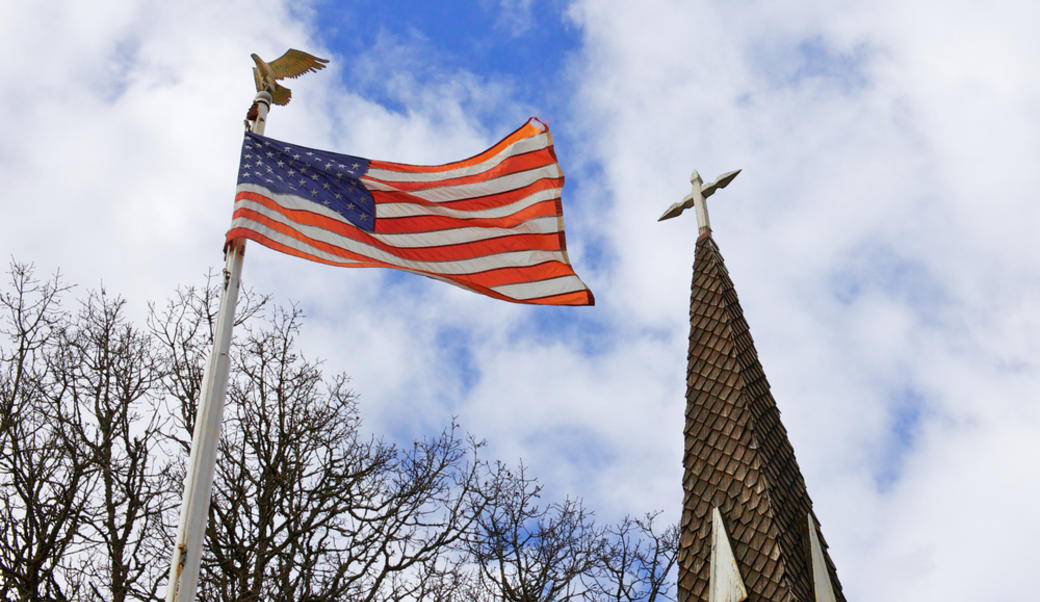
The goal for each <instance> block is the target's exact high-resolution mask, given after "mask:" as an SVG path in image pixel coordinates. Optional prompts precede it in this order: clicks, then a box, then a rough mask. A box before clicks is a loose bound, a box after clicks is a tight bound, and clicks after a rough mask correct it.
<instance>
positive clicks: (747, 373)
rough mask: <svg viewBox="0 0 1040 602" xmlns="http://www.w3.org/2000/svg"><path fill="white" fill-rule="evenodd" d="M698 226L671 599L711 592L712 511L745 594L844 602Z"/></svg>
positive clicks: (707, 232)
mask: <svg viewBox="0 0 1040 602" xmlns="http://www.w3.org/2000/svg"><path fill="white" fill-rule="evenodd" d="M698 179H699V178H698ZM730 179H732V178H730ZM727 183H728V182H727ZM694 186H695V192H696V188H697V182H695V183H694ZM700 201H701V204H703V198H702V199H700ZM680 212H681V210H680ZM665 215H666V216H668V217H674V216H669V215H668V214H667V213H666V214H665ZM675 215H678V213H676V214H675ZM698 217H700V212H698ZM705 218H706V209H705ZM701 226H702V228H701V230H702V231H701V234H700V236H699V237H698V239H697V248H696V256H695V260H694V266H693V272H694V273H693V285H692V293H691V299H690V346H689V354H688V361H689V364H688V369H687V392H686V424H685V430H684V435H685V453H684V458H683V467H684V474H683V497H684V499H683V513H682V519H681V531H682V537H681V539H680V542H679V584H678V585H679V588H678V589H679V591H678V593H679V601H680V602H687V601H694V600H697V601H707V602H715V599H716V598H717V597H718V596H719V595H720V594H717V593H712V592H710V589H711V575H712V573H713V572H715V571H716V568H717V567H712V566H711V564H712V558H713V555H712V547H713V545H712V543H713V514H717V517H715V520H716V521H718V520H721V522H722V523H723V524H724V525H725V529H724V532H723V535H725V534H726V533H728V535H729V538H728V542H729V543H730V544H731V548H732V558H733V559H735V561H736V565H737V569H738V572H739V578H740V579H741V581H742V583H743V586H744V587H745V588H746V596H747V597H746V599H747V600H750V601H767V600H768V601H770V602H812V601H816V602H825V601H826V602H831V601H833V602H844V601H845V597H844V595H843V594H842V591H841V584H840V582H839V581H838V577H837V573H836V572H835V569H834V564H833V563H832V562H831V560H830V557H829V556H828V554H827V551H826V543H824V540H823V537H822V533H821V532H820V529H819V527H818V525H817V521H816V517H815V515H814V514H813V511H812V502H811V500H810V499H809V495H808V492H807V491H806V488H805V481H804V479H803V477H802V474H801V471H800V470H799V468H798V464H797V462H796V461H795V457H794V449H793V448H792V447H791V442H790V441H789V440H788V437H787V431H786V429H785V428H784V426H783V424H782V423H781V422H780V412H779V410H778V409H777V406H776V401H775V400H774V399H773V396H772V395H771V394H770V392H769V383H768V382H767V381H766V376H765V373H764V372H763V370H762V366H761V364H760V363H759V360H758V354H757V352H756V351H755V345H754V341H753V340H752V339H751V333H750V331H749V329H748V324H747V322H746V321H745V320H744V313H743V310H742V309H741V307H740V302H739V301H738V299H737V293H736V290H735V289H734V287H733V282H732V281H731V280H730V277H729V273H728V272H727V270H726V266H725V265H724V263H723V260H722V255H721V253H720V252H719V248H718V246H717V245H716V244H715V241H714V240H713V239H712V237H711V229H710V227H704V226H706V223H702V224H701ZM716 509H717V510H716ZM718 531H719V529H718V528H715V529H714V532H718ZM814 569H815V574H814ZM740 595H741V594H727V596H729V597H726V598H723V599H725V600H727V602H737V601H739V600H741V599H743V598H740Z"/></svg>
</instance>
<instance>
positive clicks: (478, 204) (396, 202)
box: [372, 178, 563, 219]
mask: <svg viewBox="0 0 1040 602" xmlns="http://www.w3.org/2000/svg"><path fill="white" fill-rule="evenodd" d="M562 189H563V179H562V178H553V179H548V178H547V179H542V180H538V181H536V182H532V183H530V184H528V185H527V186H524V187H523V188H517V189H516V190H509V191H506V192H502V193H499V194H492V195H488V196H478V197H473V198H468V199H459V200H458V201H452V202H446V203H434V202H431V201H427V200H425V199H420V198H418V197H416V196H414V195H411V194H408V193H406V192H381V191H374V192H372V197H373V198H374V199H376V200H377V205H376V217H404V216H406V215H451V216H456V217H458V218H460V219H465V218H467V217H500V216H503V215H509V214H510V213H513V212H515V211H518V210H520V209H522V208H524V207H527V206H528V205H531V204H533V203H537V202H538V201H544V200H547V199H556V198H560V192H561V190H562Z"/></svg>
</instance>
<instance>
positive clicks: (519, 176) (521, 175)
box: [361, 164, 563, 203]
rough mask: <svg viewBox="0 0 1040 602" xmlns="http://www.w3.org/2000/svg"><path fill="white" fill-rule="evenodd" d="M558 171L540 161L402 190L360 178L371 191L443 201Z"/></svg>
mask: <svg viewBox="0 0 1040 602" xmlns="http://www.w3.org/2000/svg"><path fill="white" fill-rule="evenodd" d="M562 175H563V174H562V173H561V172H560V168H559V166H557V165H555V164H552V165H543V166H541V167H537V168H535V169H528V170H524V171H518V172H514V173H507V174H503V175H500V176H497V177H495V178H493V179H491V180H486V181H479V182H467V183H464V184H448V185H445V186H439V185H434V184H439V182H438V183H432V182H424V183H423V184H425V185H427V187H426V188H416V187H409V190H402V189H401V188H399V187H398V183H395V184H393V185H390V184H387V183H385V182H379V181H377V180H373V179H371V178H368V177H365V176H362V178H361V182H362V183H363V184H364V185H365V187H366V188H368V189H369V190H371V191H372V192H376V191H382V192H408V193H410V194H411V195H413V196H416V197H418V198H420V199H425V200H427V201H433V202H435V203H444V202H449V201H458V200H462V199H471V198H473V197H479V196H489V195H493V194H499V193H502V192H509V191H511V190H516V189H518V188H523V187H525V186H528V185H530V184H533V183H534V182H537V181H538V180H541V179H543V178H548V179H557V178H560V177H561V176H562Z"/></svg>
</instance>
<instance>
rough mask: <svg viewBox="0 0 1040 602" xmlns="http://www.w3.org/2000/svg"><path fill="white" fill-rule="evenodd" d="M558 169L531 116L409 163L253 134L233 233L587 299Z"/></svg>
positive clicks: (510, 296) (546, 296) (529, 295)
mask: <svg viewBox="0 0 1040 602" xmlns="http://www.w3.org/2000/svg"><path fill="white" fill-rule="evenodd" d="M562 189H563V172H561V171H560V166H559V165H558V164H557V162H556V154H555V153H554V152H553V146H552V137H551V136H550V135H549V130H548V128H547V127H546V126H545V125H544V124H542V123H541V122H540V121H538V120H536V119H532V120H530V121H528V122H527V123H526V124H524V125H523V127H521V128H520V129H518V130H516V131H515V132H513V133H512V134H510V135H509V136H507V137H506V138H504V139H503V140H502V141H501V142H499V143H498V144H495V145H494V146H492V147H491V148H489V149H488V150H486V151H484V152H482V153H480V154H478V155H475V156H473V157H470V158H469V159H465V160H462V161H457V162H455V163H448V164H445V165H434V166H425V165H404V164H401V163H389V162H386V161H370V160H368V159H362V158H360V157H352V156H349V155H341V154H338V153H331V152H328V151H319V150H316V149H311V148H305V147H302V146H298V145H295V144H289V143H287V142H280V141H278V140H274V139H271V138H266V137H264V136H259V135H257V134H253V133H248V132H247V133H246V137H245V141H244V142H243V144H242V159H241V164H240V168H239V175H238V193H237V194H236V196H235V213H234V219H233V221H232V222H231V229H230V230H229V231H228V234H227V240H228V241H231V240H233V239H236V238H248V239H250V240H254V241H256V242H258V243H260V244H262V245H265V246H267V247H271V248H272V249H277V250H279V251H284V252H285V253H290V254H292V255H297V256H299V257H304V258H306V259H311V260H313V261H319V262H322V263H328V264H332V265H338V266H346V267H387V268H396V269H399V270H406V271H409V272H414V273H417V274H423V275H426V276H430V277H432V278H437V279H440V280H444V281H447V282H451V283H453V284H456V285H458V286H461V287H463V288H467V289H470V290H473V291H476V292H479V293H482V294H485V295H488V296H491V297H495V298H497V299H505V300H507V301H515V302H517V303H537V304H546V305H592V304H593V303H594V301H593V297H592V292H591V291H590V290H589V288H588V287H587V286H585V283H584V282H582V281H581V279H580V278H578V276H577V275H576V274H575V273H574V270H573V269H572V268H571V265H570V260H569V259H568V257H567V246H566V244H565V241H564V235H563V210H562V206H561V204H560V192H561V190H562Z"/></svg>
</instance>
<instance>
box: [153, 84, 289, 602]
mask: <svg viewBox="0 0 1040 602" xmlns="http://www.w3.org/2000/svg"><path fill="white" fill-rule="evenodd" d="M271 102H272V99H271V94H270V93H269V92H267V91H261V92H258V93H257V95H256V99H255V100H254V101H253V106H254V107H256V109H257V112H256V118H255V119H254V120H253V122H252V127H251V128H250V131H252V132H254V133H256V134H263V133H264V127H265V125H266V124H267V113H268V111H269V110H270V108H271ZM250 117H252V115H250ZM244 255H245V240H244V239H237V240H233V241H231V242H230V243H229V244H228V246H227V250H226V253H225V264H224V293H223V294H222V295H221V296H220V309H219V310H218V311H217V323H216V330H215V332H214V333H213V351H212V352H211V354H210V357H209V361H208V362H207V363H206V370H205V372H204V374H203V377H202V391H201V392H202V398H201V399H200V400H199V406H198V409H197V411H196V415H195V430H194V433H193V434H192V438H191V452H190V455H189V456H188V468H187V472H186V474H185V477H184V499H183V501H182V502H181V514H180V521H179V523H178V525H177V540H176V542H175V543H174V547H173V554H172V560H171V562H170V581H169V584H168V587H167V591H166V602H194V600H195V590H196V589H197V587H198V582H199V564H200V561H201V559H202V544H203V541H204V539H205V532H206V520H207V518H208V516H209V501H210V493H211V491H212V488H213V471H214V468H215V465H216V458H217V456H216V453H217V443H218V442H219V440H220V423H221V421H222V420H223V416H224V396H225V393H226V392H227V381H228V370H229V368H230V364H231V358H230V356H229V351H230V349H231V328H232V326H233V325H234V323H235V305H236V304H237V303H238V289H239V282H240V280H241V276H242V259H243V257H244Z"/></svg>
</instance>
